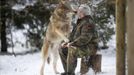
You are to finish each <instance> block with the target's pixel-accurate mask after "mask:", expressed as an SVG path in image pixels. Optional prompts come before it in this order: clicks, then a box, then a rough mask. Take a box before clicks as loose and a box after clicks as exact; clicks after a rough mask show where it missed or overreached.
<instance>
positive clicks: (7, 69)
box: [0, 36, 116, 75]
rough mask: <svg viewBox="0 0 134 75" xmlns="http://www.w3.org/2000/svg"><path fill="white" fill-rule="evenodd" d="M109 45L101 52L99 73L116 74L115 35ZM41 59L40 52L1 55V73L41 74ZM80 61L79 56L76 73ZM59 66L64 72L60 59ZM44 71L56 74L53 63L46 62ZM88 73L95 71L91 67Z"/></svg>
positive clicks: (12, 74)
mask: <svg viewBox="0 0 134 75" xmlns="http://www.w3.org/2000/svg"><path fill="white" fill-rule="evenodd" d="M108 45H109V47H110V48H109V49H108V50H101V52H100V53H101V54H102V72H101V73H98V74H97V75H116V71H115V69H116V60H115V36H113V39H112V40H111V41H110V42H109V43H108ZM18 49H19V48H18ZM20 49H21V48H20ZM16 50H17V49H16ZM41 61H42V60H41V53H40V52H38V53H34V54H27V55H22V56H17V57H14V56H11V55H10V56H9V55H0V75H39V71H40V66H41V63H42V62H41ZM80 61H81V59H80V58H79V59H78V66H77V68H76V71H75V73H76V75H79V74H80V73H79V72H80ZM57 66H58V67H57V68H58V71H59V72H64V70H63V67H62V64H61V61H60V60H58V65H57ZM44 72H45V75H55V74H54V71H53V68H52V64H47V63H46V66H45V70H44ZM87 75H94V74H93V71H92V70H91V69H90V70H89V72H88V73H87Z"/></svg>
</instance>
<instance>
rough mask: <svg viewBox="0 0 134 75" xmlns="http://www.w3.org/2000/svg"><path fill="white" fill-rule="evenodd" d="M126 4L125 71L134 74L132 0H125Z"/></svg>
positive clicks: (133, 2)
mask: <svg viewBox="0 0 134 75" xmlns="http://www.w3.org/2000/svg"><path fill="white" fill-rule="evenodd" d="M127 5H128V11H127V62H128V63H127V64H128V72H127V73H128V75H134V58H133V57H134V15H133V14H134V8H133V5H134V0H127Z"/></svg>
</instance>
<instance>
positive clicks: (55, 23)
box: [40, 0, 78, 75]
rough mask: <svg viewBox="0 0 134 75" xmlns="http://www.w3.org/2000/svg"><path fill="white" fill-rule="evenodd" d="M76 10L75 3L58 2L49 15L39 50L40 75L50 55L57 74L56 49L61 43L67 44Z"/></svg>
mask: <svg viewBox="0 0 134 75" xmlns="http://www.w3.org/2000/svg"><path fill="white" fill-rule="evenodd" d="M77 8H78V5H77V3H75V2H74V1H72V0H60V3H59V4H58V6H57V7H56V8H55V10H54V12H53V14H52V15H51V17H50V22H49V24H48V28H47V31H46V36H45V38H44V41H43V46H42V50H41V53H42V58H43V62H42V65H41V70H40V75H44V67H45V62H46V61H47V59H48V57H50V55H52V56H53V69H54V72H55V73H56V74H58V73H59V72H58V71H57V67H56V65H57V60H58V58H59V51H58V49H59V47H60V44H61V42H62V41H64V42H69V40H68V36H69V33H70V32H71V30H70V29H71V21H72V16H73V15H74V14H75V13H74V11H76V9H77Z"/></svg>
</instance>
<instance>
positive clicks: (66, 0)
mask: <svg viewBox="0 0 134 75" xmlns="http://www.w3.org/2000/svg"><path fill="white" fill-rule="evenodd" d="M61 3H62V4H63V5H65V6H66V7H67V8H68V9H69V10H71V11H77V9H78V7H79V3H78V2H77V1H75V0H61Z"/></svg>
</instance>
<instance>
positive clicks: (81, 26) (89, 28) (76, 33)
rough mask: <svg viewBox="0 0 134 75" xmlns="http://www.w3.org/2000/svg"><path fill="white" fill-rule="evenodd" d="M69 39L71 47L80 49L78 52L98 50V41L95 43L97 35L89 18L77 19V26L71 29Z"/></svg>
mask: <svg viewBox="0 0 134 75" xmlns="http://www.w3.org/2000/svg"><path fill="white" fill-rule="evenodd" d="M69 39H70V42H72V44H71V45H72V46H76V47H78V48H80V50H91V49H94V48H98V41H96V39H98V33H97V31H96V29H95V24H94V22H93V19H92V18H91V16H85V17H83V18H82V19H78V21H77V25H76V26H75V27H74V28H73V30H72V33H71V34H70V38H69ZM91 46H92V47H93V48H92V47H91Z"/></svg>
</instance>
